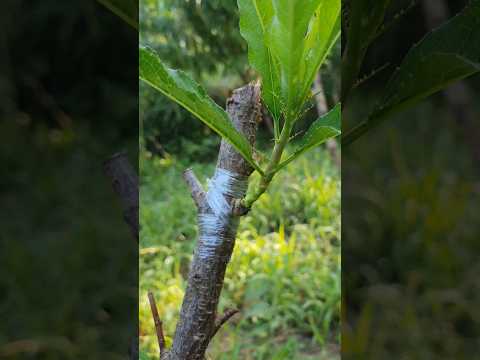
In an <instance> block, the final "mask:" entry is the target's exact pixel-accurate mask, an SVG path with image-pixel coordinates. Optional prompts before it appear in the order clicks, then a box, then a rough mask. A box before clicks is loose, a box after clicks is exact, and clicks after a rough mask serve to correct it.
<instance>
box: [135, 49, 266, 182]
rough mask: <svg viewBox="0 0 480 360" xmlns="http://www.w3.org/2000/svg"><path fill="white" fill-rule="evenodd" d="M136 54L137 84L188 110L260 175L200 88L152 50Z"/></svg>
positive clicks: (246, 150)
mask: <svg viewBox="0 0 480 360" xmlns="http://www.w3.org/2000/svg"><path fill="white" fill-rule="evenodd" d="M139 52H140V60H139V62H140V74H139V76H140V79H141V80H143V81H144V82H146V83H147V84H149V85H150V86H152V87H154V88H155V89H157V90H159V91H160V92H162V93H163V94H165V95H166V96H168V97H169V98H170V99H172V100H174V101H176V102H177V103H179V104H180V105H182V106H183V107H185V108H186V109H187V110H189V111H190V112H191V113H192V114H194V115H195V116H196V117H197V118H198V119H200V120H201V121H203V122H204V123H205V124H207V125H208V126H209V127H210V128H211V129H213V130H214V131H216V132H217V133H218V134H219V135H221V136H222V137H223V138H225V139H226V140H228V141H229V142H230V143H231V144H232V145H233V146H234V147H235V149H236V150H237V151H238V152H239V153H240V154H241V155H242V156H243V157H244V158H245V159H246V160H247V161H248V162H249V163H250V164H251V165H252V166H253V167H254V168H255V169H256V170H257V171H259V172H260V173H262V170H261V169H260V167H259V166H258V165H257V163H256V162H255V160H253V156H252V149H251V146H250V144H249V143H248V140H247V139H246V138H245V137H244V136H243V135H242V134H240V133H239V132H238V131H237V130H236V129H235V128H234V127H233V125H232V123H231V121H230V119H229V117H228V114H227V113H226V112H225V110H223V109H222V108H221V107H220V106H218V105H217V104H216V103H215V101H213V100H212V99H211V98H210V97H209V96H208V94H207V93H206V92H205V90H204V89H203V88H202V87H201V86H200V85H198V84H197V83H195V82H194V81H193V80H192V79H191V78H190V77H188V75H187V74H185V73H184V72H182V71H179V70H171V69H168V68H166V67H165V65H163V63H162V62H161V60H160V59H159V58H158V56H157V55H156V54H155V52H154V51H153V50H151V49H148V48H144V47H140V49H139Z"/></svg>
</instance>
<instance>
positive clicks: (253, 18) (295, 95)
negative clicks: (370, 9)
mask: <svg viewBox="0 0 480 360" xmlns="http://www.w3.org/2000/svg"><path fill="white" fill-rule="evenodd" d="M340 3H341V2H340V0H294V1H292V0H238V5H239V9H240V29H241V33H242V35H243V37H244V38H245V40H246V41H247V43H248V46H249V60H250V63H251V65H252V67H254V68H255V69H256V70H257V71H258V72H259V74H260V76H261V77H262V91H263V100H264V102H265V103H266V105H267V107H268V108H269V110H270V112H272V115H273V117H274V118H275V119H278V118H279V116H280V115H283V116H284V117H285V118H286V119H287V120H288V121H294V120H296V118H297V117H298V115H299V114H300V113H301V112H302V107H303V105H304V103H305V101H306V98H307V95H308V92H309V91H310V86H311V84H312V82H313V79H314V76H315V74H316V73H317V71H318V69H319V68H320V66H321V64H322V62H323V61H324V60H325V57H326V55H327V53H328V51H329V50H330V49H331V47H332V46H333V44H334V43H335V41H336V40H337V38H338V37H339V34H340V7H341V6H340Z"/></svg>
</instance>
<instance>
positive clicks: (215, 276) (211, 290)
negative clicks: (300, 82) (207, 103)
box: [162, 84, 260, 360]
mask: <svg viewBox="0 0 480 360" xmlns="http://www.w3.org/2000/svg"><path fill="white" fill-rule="evenodd" d="M259 104H260V88H259V86H254V85H252V84H251V85H247V86H245V87H243V88H240V89H237V90H235V91H234V92H233V95H232V97H231V98H230V99H228V101H227V112H228V113H229V115H230V118H231V120H232V123H233V125H234V126H235V128H236V129H237V130H238V131H239V132H241V133H242V134H244V135H245V136H246V138H247V139H248V140H249V142H250V144H252V145H253V143H254V142H255V135H256V128H257V115H258V108H259ZM225 171H226V172H227V173H228V174H231V175H232V177H231V178H229V177H228V175H227V179H230V180H233V182H234V183H236V185H238V182H242V181H244V182H246V181H247V179H248V177H249V176H250V174H251V173H252V172H253V169H252V168H251V167H250V165H249V164H248V163H247V162H246V161H245V160H244V159H243V157H242V156H241V155H239V154H238V153H237V152H236V151H235V149H234V148H233V147H232V146H231V145H230V144H229V143H228V142H227V141H224V140H222V144H221V146H220V151H219V156H218V162H217V167H216V173H217V174H222V173H223V174H224V173H225ZM184 177H185V179H186V181H187V183H188V184H189V185H190V187H191V191H192V197H193V198H194V200H195V203H196V205H197V211H198V217H199V225H202V226H199V240H198V241H197V245H196V249H195V253H194V256H193V260H192V262H191V265H190V271H189V275H188V282H187V289H186V291H185V296H184V299H183V304H182V309H181V311H180V318H179V321H178V324H177V327H176V331H175V336H174V339H173V345H172V347H171V348H170V349H169V350H168V351H167V352H166V354H165V355H164V357H162V359H167V360H202V359H204V357H205V352H206V350H207V347H208V344H209V342H210V340H211V339H212V334H213V333H214V331H215V329H216V324H215V320H216V312H217V305H218V301H219V298H220V293H221V290H222V287H223V282H224V277H225V271H226V268H227V264H228V262H229V261H230V257H231V255H232V252H233V248H234V246H235V237H236V232H237V226H238V220H239V216H240V214H233V208H234V204H235V203H236V202H237V200H238V199H235V198H233V197H232V196H229V194H231V193H233V192H235V193H237V192H238V186H237V187H236V188H235V186H230V185H228V184H226V183H223V185H222V186H218V184H219V182H220V183H221V181H223V180H225V177H224V178H221V177H217V176H215V177H214V179H216V180H217V181H219V182H216V181H214V179H212V181H213V183H212V182H211V183H210V186H209V190H208V193H207V194H206V195H205V196H204V195H199V194H205V193H204V191H203V190H201V186H200V183H199V182H198V180H195V177H194V175H193V172H192V171H191V170H188V171H186V173H185V174H184ZM234 188H235V189H234ZM209 195H210V196H211V197H213V198H214V199H217V200H218V199H219V198H220V200H222V201H223V200H225V201H226V202H227V208H230V212H228V211H227V213H222V216H220V218H219V221H218V223H217V222H216V221H215V219H216V218H217V214H216V212H215V211H214V208H215V206H213V209H212V206H210V205H211V203H210V202H209V200H208V199H210V200H212V199H211V198H209ZM243 196H244V194H242V197H243ZM223 209H224V208H223ZM227 210H228V209H227ZM206 220H209V221H213V223H212V222H208V221H206ZM205 223H207V224H205ZM225 321H226V320H225ZM217 325H218V324H217Z"/></svg>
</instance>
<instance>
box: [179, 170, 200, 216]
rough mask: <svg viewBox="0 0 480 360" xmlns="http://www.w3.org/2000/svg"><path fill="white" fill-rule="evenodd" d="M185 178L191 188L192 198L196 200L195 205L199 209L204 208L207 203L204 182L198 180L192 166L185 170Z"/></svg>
mask: <svg viewBox="0 0 480 360" xmlns="http://www.w3.org/2000/svg"><path fill="white" fill-rule="evenodd" d="M183 178H184V179H185V182H186V183H187V185H188V187H189V188H190V192H191V194H192V199H193V201H194V202H195V205H196V206H197V208H198V209H200V208H202V207H203V206H204V204H205V190H203V187H202V184H201V183H200V181H198V179H197V177H196V176H195V173H194V172H193V170H192V169H191V168H189V169H187V170H185V171H184V173H183Z"/></svg>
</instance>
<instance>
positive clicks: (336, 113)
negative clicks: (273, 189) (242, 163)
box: [276, 104, 342, 171]
mask: <svg viewBox="0 0 480 360" xmlns="http://www.w3.org/2000/svg"><path fill="white" fill-rule="evenodd" d="M341 116H342V111H341V105H340V104H337V105H336V106H335V107H334V108H333V109H332V110H330V111H329V112H328V113H326V114H325V115H323V116H321V117H320V118H318V119H317V120H315V121H314V123H313V124H312V125H311V126H310V128H309V129H308V130H307V132H306V133H305V135H304V136H303V138H302V140H301V141H300V144H298V146H297V147H296V149H295V150H294V152H293V153H292V154H291V155H290V156H289V157H288V158H287V159H286V160H284V161H283V162H282V163H280V165H278V167H277V169H276V171H278V170H280V169H281V168H283V167H284V166H286V165H287V164H289V163H290V162H292V161H293V160H295V159H296V158H297V157H299V156H300V155H302V154H303V153H304V152H306V151H308V150H310V149H312V148H314V147H316V146H318V145H320V144H322V143H324V142H325V141H327V140H328V139H331V138H334V137H336V136H338V135H340V134H341V124H340V123H341Z"/></svg>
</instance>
